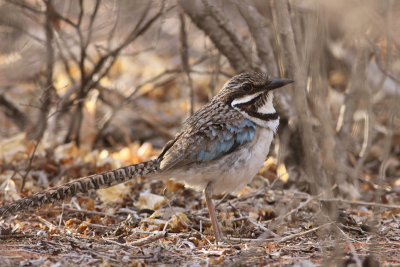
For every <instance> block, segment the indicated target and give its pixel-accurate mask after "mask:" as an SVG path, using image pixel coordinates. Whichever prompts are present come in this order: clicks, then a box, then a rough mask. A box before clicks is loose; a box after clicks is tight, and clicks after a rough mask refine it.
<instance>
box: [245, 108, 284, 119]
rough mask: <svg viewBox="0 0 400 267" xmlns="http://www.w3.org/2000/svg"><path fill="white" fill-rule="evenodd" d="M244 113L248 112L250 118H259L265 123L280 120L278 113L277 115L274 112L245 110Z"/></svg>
mask: <svg viewBox="0 0 400 267" xmlns="http://www.w3.org/2000/svg"><path fill="white" fill-rule="evenodd" d="M243 111H244V112H246V113H247V114H249V116H251V117H254V118H258V119H260V120H263V121H274V120H277V119H279V116H278V113H276V112H274V113H259V112H255V111H253V110H243Z"/></svg>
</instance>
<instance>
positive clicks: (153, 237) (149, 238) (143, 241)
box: [128, 231, 166, 246]
mask: <svg viewBox="0 0 400 267" xmlns="http://www.w3.org/2000/svg"><path fill="white" fill-rule="evenodd" d="M165 235H166V232H165V231H160V232H156V233H154V234H152V235H149V236H146V237H144V238H141V239H139V240H136V241H132V242H129V243H128V244H129V245H131V246H144V245H147V244H149V243H152V242H154V241H157V240H158V239H160V238H163V237H165Z"/></svg>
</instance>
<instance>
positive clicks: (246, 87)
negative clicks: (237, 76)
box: [242, 83, 253, 91]
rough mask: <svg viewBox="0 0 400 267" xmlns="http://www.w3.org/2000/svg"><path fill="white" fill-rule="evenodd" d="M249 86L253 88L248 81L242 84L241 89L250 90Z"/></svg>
mask: <svg viewBox="0 0 400 267" xmlns="http://www.w3.org/2000/svg"><path fill="white" fill-rule="evenodd" d="M251 88H253V87H252V86H251V84H249V83H244V84H242V89H243V90H245V91H250V90H251Z"/></svg>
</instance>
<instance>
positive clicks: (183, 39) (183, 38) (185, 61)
mask: <svg viewBox="0 0 400 267" xmlns="http://www.w3.org/2000/svg"><path fill="white" fill-rule="evenodd" d="M179 20H180V22H181V25H180V26H181V27H180V32H179V39H180V44H181V49H180V50H181V60H182V67H183V70H184V72H185V74H186V78H187V82H188V86H189V112H190V115H193V113H194V88H193V81H192V76H190V65H189V54H188V41H187V33H186V24H185V16H184V13H183V11H182V10H180V12H179Z"/></svg>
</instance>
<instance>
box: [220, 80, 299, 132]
mask: <svg viewBox="0 0 400 267" xmlns="http://www.w3.org/2000/svg"><path fill="white" fill-rule="evenodd" d="M292 82H293V80H289V79H279V78H270V77H269V76H268V75H267V74H265V73H261V72H247V73H242V74H239V75H237V76H234V77H232V78H231V79H230V80H229V81H227V82H226V83H225V84H224V86H223V87H222V89H221V91H220V92H219V93H218V94H217V95H216V99H217V100H219V101H222V102H224V103H225V104H227V105H230V106H231V107H233V108H234V109H236V110H238V111H239V112H240V113H242V114H243V115H244V116H245V117H247V118H248V119H250V120H252V121H254V122H255V123H257V124H259V125H262V126H267V124H271V123H267V122H269V121H274V120H278V119H279V117H278V115H277V114H276V111H275V109H274V106H273V103H272V100H273V94H272V91H273V90H274V89H277V88H280V87H282V86H284V85H286V84H289V83H292ZM277 123H279V121H278V122H277ZM275 128H276V127H275Z"/></svg>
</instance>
